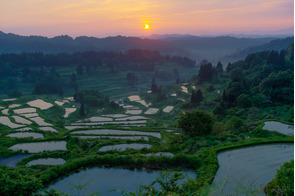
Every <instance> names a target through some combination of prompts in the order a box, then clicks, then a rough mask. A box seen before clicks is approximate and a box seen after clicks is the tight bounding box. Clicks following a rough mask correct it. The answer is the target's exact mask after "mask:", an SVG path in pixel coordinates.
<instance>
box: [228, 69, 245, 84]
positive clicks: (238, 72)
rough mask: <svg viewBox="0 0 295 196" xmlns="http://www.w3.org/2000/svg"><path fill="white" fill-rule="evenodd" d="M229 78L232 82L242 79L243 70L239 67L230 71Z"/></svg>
mask: <svg viewBox="0 0 295 196" xmlns="http://www.w3.org/2000/svg"><path fill="white" fill-rule="evenodd" d="M230 78H231V80H232V81H233V82H240V81H243V80H244V75H243V70H242V69H241V68H239V67H237V68H234V69H232V70H231V71H230Z"/></svg>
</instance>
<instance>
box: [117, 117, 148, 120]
mask: <svg viewBox="0 0 295 196" xmlns="http://www.w3.org/2000/svg"><path fill="white" fill-rule="evenodd" d="M146 119H148V118H146V117H144V116H128V117H124V118H116V119H115V121H126V120H146Z"/></svg>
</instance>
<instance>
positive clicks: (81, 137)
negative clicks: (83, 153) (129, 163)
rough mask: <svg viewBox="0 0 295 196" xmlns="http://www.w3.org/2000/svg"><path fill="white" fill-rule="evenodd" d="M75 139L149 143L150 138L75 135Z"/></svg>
mask: <svg viewBox="0 0 295 196" xmlns="http://www.w3.org/2000/svg"><path fill="white" fill-rule="evenodd" d="M74 137H77V138H80V139H104V138H109V139H121V140H146V141H148V140H149V138H148V137H147V136H94V135H75V136H74Z"/></svg>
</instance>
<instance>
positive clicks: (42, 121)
mask: <svg viewBox="0 0 295 196" xmlns="http://www.w3.org/2000/svg"><path fill="white" fill-rule="evenodd" d="M30 119H31V120H32V121H35V122H36V123H37V124H38V125H40V126H52V124H50V123H47V122H45V121H44V119H43V118H41V117H39V116H37V117H33V118H30Z"/></svg>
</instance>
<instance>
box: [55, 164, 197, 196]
mask: <svg viewBox="0 0 295 196" xmlns="http://www.w3.org/2000/svg"><path fill="white" fill-rule="evenodd" d="M183 174H184V175H185V176H186V179H183V180H181V181H180V182H179V183H183V182H186V181H187V179H188V178H194V179H195V178H196V177H197V174H196V173H195V172H194V171H190V170H186V171H184V172H183ZM158 175H159V171H147V170H145V169H142V170H128V169H122V168H99V167H95V168H89V169H86V170H83V171H80V172H79V173H74V174H71V175H70V176H68V177H65V178H63V179H61V180H59V181H58V182H56V183H54V184H52V185H51V186H50V187H49V188H54V189H56V190H59V191H64V192H66V193H68V194H70V195H78V193H79V190H78V189H76V188H75V187H77V186H78V185H81V186H85V187H83V190H81V191H80V193H79V195H88V194H91V193H95V192H98V193H100V194H101V195H110V196H121V194H120V193H119V192H110V190H114V189H119V190H121V191H132V192H136V191H137V189H138V186H139V185H148V184H150V183H151V182H152V181H153V180H155V179H156V178H157V176H158ZM154 187H155V188H156V189H159V188H160V185H159V184H155V185H154Z"/></svg>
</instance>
